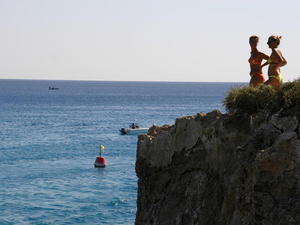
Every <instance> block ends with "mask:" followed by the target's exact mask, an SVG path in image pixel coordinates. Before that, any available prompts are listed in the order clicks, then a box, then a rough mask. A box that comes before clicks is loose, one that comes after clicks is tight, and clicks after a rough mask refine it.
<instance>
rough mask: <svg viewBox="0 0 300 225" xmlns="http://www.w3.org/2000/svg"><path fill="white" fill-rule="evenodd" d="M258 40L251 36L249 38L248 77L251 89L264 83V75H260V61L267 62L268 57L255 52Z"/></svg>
mask: <svg viewBox="0 0 300 225" xmlns="http://www.w3.org/2000/svg"><path fill="white" fill-rule="evenodd" d="M258 40H259V38H258V37H257V36H254V35H253V36H251V37H250V38H249V44H250V47H251V52H250V54H251V55H250V58H249V60H248V62H249V63H250V76H251V80H250V83H249V85H250V86H251V87H257V86H258V85H260V84H263V83H264V82H265V78H264V75H263V73H262V66H261V63H262V60H263V59H265V60H268V59H269V56H267V55H266V54H264V53H262V52H260V51H258V50H257V44H258Z"/></svg>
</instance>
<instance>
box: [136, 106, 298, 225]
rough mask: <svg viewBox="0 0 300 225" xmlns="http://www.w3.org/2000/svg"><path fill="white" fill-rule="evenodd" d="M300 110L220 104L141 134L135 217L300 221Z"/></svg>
mask: <svg viewBox="0 0 300 225" xmlns="http://www.w3.org/2000/svg"><path fill="white" fill-rule="evenodd" d="M299 119H300V116H299V114H298V112H297V110H289V111H287V110H286V111H283V110H281V111H280V112H277V113H275V114H273V115H267V114H263V113H262V114H256V115H255V116H252V117H250V116H247V115H229V114H222V113H220V112H219V111H213V112H211V113H207V114H204V113H199V114H197V115H195V116H187V117H183V118H178V119H176V123H175V125H172V126H171V125H165V126H162V127H156V126H153V127H152V128H151V129H150V131H149V133H148V134H147V135H140V136H139V140H138V149H137V161H136V172H137V176H138V178H139V179H138V200H137V214H136V225H148V224H149V225H167V224H174V225H191V224H194V225H196V224H198V225H215V224H217V225H219V224H220V225H246V224H247V225H254V224H261V225H263V224H264V225H277V224H278V225H279V224H280V225H294V224H295V225H296V224H298V225H299V224H300V188H299V185H300V183H299V180H300V179H299V178H300V140H299V138H300V130H299V129H300V128H299V126H298V121H299Z"/></svg>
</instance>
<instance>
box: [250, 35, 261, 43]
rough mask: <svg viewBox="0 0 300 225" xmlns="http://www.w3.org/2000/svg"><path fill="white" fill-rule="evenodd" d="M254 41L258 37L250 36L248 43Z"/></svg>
mask: <svg viewBox="0 0 300 225" xmlns="http://www.w3.org/2000/svg"><path fill="white" fill-rule="evenodd" d="M254 40H256V41H258V40H259V37H258V36H256V35H252V36H251V37H249V42H251V41H254Z"/></svg>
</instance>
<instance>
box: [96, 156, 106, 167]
mask: <svg viewBox="0 0 300 225" xmlns="http://www.w3.org/2000/svg"><path fill="white" fill-rule="evenodd" d="M94 166H95V167H101V168H104V167H105V166H106V159H105V158H104V157H103V156H97V157H96V160H95V163H94Z"/></svg>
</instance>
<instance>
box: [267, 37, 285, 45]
mask: <svg viewBox="0 0 300 225" xmlns="http://www.w3.org/2000/svg"><path fill="white" fill-rule="evenodd" d="M281 38H282V36H276V35H271V36H270V37H269V39H268V43H269V42H271V41H275V42H276V43H277V45H279V44H280V39H281Z"/></svg>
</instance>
